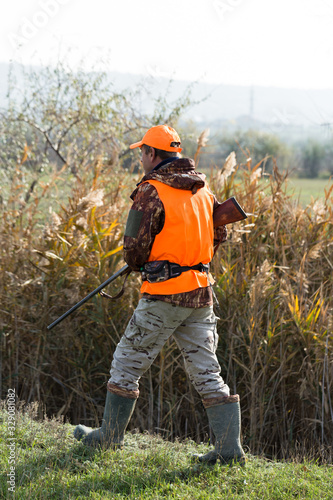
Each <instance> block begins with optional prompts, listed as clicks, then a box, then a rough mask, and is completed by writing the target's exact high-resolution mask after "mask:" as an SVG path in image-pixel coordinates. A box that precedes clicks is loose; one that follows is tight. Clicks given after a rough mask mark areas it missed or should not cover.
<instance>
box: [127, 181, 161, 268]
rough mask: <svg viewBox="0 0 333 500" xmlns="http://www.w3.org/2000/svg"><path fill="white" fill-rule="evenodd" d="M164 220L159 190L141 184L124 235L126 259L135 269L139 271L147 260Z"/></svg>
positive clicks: (146, 184) (149, 185)
mask: <svg viewBox="0 0 333 500" xmlns="http://www.w3.org/2000/svg"><path fill="white" fill-rule="evenodd" d="M164 220H165V212H164V206H163V203H162V202H161V200H160V198H159V196H158V193H157V190H156V189H155V188H154V186H152V185H151V184H148V183H143V184H141V185H140V186H139V188H138V189H137V191H136V193H135V199H134V203H133V205H132V207H131V209H130V211H129V214H128V219H127V223H126V229H125V235H124V259H125V261H126V263H127V264H128V265H129V267H130V268H132V269H133V270H134V271H139V270H140V267H142V266H143V264H144V263H145V262H147V260H148V258H149V255H150V252H151V248H152V246H153V242H154V239H155V236H156V235H157V234H158V233H160V232H161V231H162V229H163V225H164Z"/></svg>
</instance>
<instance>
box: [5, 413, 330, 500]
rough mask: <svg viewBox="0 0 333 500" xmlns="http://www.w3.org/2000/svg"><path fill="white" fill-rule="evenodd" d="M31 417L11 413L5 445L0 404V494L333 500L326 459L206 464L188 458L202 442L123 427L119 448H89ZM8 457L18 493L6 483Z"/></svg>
mask: <svg viewBox="0 0 333 500" xmlns="http://www.w3.org/2000/svg"><path fill="white" fill-rule="evenodd" d="M33 417H34V408H33V407H30V410H29V411H28V412H27V413H25V414H23V413H21V412H19V413H17V414H16V430H15V433H16V441H15V443H16V444H15V449H14V448H13V447H12V448H11V449H10V448H9V446H8V444H9V442H10V441H9V439H8V428H7V415H6V408H5V407H4V406H3V408H2V409H1V412H0V436H1V441H2V442H3V443H5V447H4V448H5V450H6V451H5V453H2V454H1V459H0V467H1V476H0V481H1V483H0V497H1V498H17V499H33V500H37V499H43V500H44V499H86V498H93V499H133V500H134V499H135V500H138V499H150V500H155V499H160V498H169V499H173V498H178V499H189V500H193V499H210V500H212V499H213V500H214V499H220V498H233V499H234V498H242V499H270V500H272V499H290V498H297V499H308V498H313V499H332V485H333V468H332V467H331V466H325V465H321V466H320V465H317V464H316V463H311V462H308V463H304V462H303V463H297V461H296V460H295V461H294V462H279V461H268V460H265V459H263V458H258V457H255V456H251V455H250V454H248V461H247V465H246V466H245V467H244V468H242V467H239V466H233V467H229V466H220V465H215V466H203V465H198V464H193V463H192V462H191V458H190V457H191V454H192V453H197V452H201V453H202V452H205V451H206V450H207V446H206V445H203V444H201V445H197V444H195V443H194V442H192V441H186V442H184V443H178V442H177V443H170V442H166V441H164V440H162V439H161V438H159V437H156V436H155V437H153V436H149V435H145V434H127V435H126V445H125V448H124V450H119V451H116V452H112V451H100V450H93V449H89V448H86V447H85V446H83V445H82V444H81V443H78V442H76V441H75V440H74V438H73V437H72V432H73V426H71V425H69V424H65V425H64V424H62V423H61V422H59V421H58V420H55V419H54V420H44V421H43V422H40V421H36V420H35V418H33ZM4 448H3V449H4ZM12 460H14V464H15V465H14V466H13V467H14V474H15V480H14V482H15V493H14V492H11V491H8V486H9V484H8V483H7V480H8V476H7V474H8V472H9V469H10V462H11V461H12ZM12 479H13V477H12Z"/></svg>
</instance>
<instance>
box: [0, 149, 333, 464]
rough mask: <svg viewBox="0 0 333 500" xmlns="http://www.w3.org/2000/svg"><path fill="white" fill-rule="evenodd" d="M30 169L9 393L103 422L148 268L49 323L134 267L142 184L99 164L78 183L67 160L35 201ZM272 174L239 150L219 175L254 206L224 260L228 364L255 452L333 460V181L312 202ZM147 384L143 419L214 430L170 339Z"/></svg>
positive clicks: (21, 202)
mask: <svg viewBox="0 0 333 500" xmlns="http://www.w3.org/2000/svg"><path fill="white" fill-rule="evenodd" d="M20 175H21V173H20V166H18V167H17V171H16V174H15V176H14V177H13V183H12V187H11V190H10V195H9V196H8V197H7V199H4V202H3V203H2V205H1V232H0V244H1V245H0V248H1V250H0V256H1V257H0V258H1V270H0V273H1V284H0V294H1V319H0V330H1V356H2V358H1V359H2V380H1V394H2V397H5V396H6V393H7V389H8V388H9V387H12V388H15V389H16V392H17V395H18V397H19V398H20V399H21V400H25V401H27V402H33V401H36V400H37V401H40V402H42V403H43V404H44V405H45V408H46V411H47V413H48V414H49V415H51V414H55V415H57V416H60V415H63V416H65V418H67V419H68V420H70V421H71V423H77V422H81V423H86V424H88V425H96V424H97V423H98V422H99V421H100V418H101V415H102V412H103V407H104V400H105V392H106V382H107V379H108V371H109V368H110V363H111V359H112V353H113V351H114V349H115V346H116V344H117V342H118V341H119V339H120V337H121V335H122V333H123V331H124V328H125V326H126V323H127V321H128V320H129V318H130V316H131V314H132V311H133V309H134V307H135V306H136V303H137V300H138V298H139V295H138V289H139V284H140V278H139V276H138V275H136V274H133V275H132V276H131V278H130V283H129V285H128V287H127V291H126V293H125V295H124V296H123V298H122V299H120V300H119V301H117V302H115V303H114V302H109V301H107V300H105V299H102V298H101V297H99V296H96V297H94V298H93V299H92V300H91V301H90V302H89V303H87V304H85V305H84V306H83V307H82V308H81V309H79V310H78V311H77V312H75V313H74V314H73V315H71V316H70V317H69V318H67V319H66V320H64V321H63V322H62V323H61V324H60V325H59V326H57V327H55V328H54V329H53V330H51V331H48V330H47V329H46V326H47V325H48V324H49V323H51V322H52V321H53V320H54V319H56V317H58V316H59V315H61V314H62V313H64V312H65V311H66V310H67V309H69V308H70V307H71V306H72V305H73V304H74V303H76V302H77V301H78V300H79V299H80V298H82V297H84V296H85V295H87V294H88V293H89V292H90V291H91V290H92V289H94V288H96V287H97V286H98V284H100V283H101V281H104V280H105V279H106V278H107V277H108V276H109V275H111V274H112V273H113V272H114V271H115V270H117V269H118V268H120V267H121V266H122V265H123V262H122V252H121V248H122V247H121V245H122V237H123V228H124V223H125V220H126V216H127V213H128V209H129V206H130V202H129V199H128V194H129V193H130V190H131V188H133V187H134V186H135V183H136V182H137V181H136V179H135V178H134V177H133V176H130V175H128V174H125V173H124V174H118V175H117V176H114V175H113V171H112V170H111V167H109V166H107V165H103V164H102V162H101V161H97V162H96V164H95V165H92V166H90V167H89V168H87V169H85V170H84V171H82V172H81V174H80V176H76V177H75V178H71V179H70V180H69V181H68V177H67V174H66V171H65V170H63V171H62V172H60V173H57V174H55V175H54V177H53V178H50V180H49V182H48V183H47V184H45V185H41V184H39V185H38V189H35V190H34V191H33V193H31V195H30V196H29V198H28V200H27V199H26V196H25V195H26V193H25V191H24V189H25V188H24V186H23V184H22V183H21V182H20ZM260 177H262V172H261V166H260V164H259V165H255V166H252V165H251V161H250V159H249V160H248V162H247V164H246V166H245V168H244V167H242V168H240V167H239V166H238V165H236V163H235V159H234V157H233V156H231V157H229V159H228V160H227V162H226V164H225V165H224V167H223V168H222V169H221V168H217V167H216V168H214V169H212V172H211V176H210V185H211V187H212V189H213V190H214V192H215V193H216V194H217V196H218V198H219V199H220V200H223V199H225V198H228V197H229V196H232V195H235V196H236V197H237V199H238V201H239V202H240V203H241V204H242V205H243V206H244V207H245V209H246V211H247V212H248V213H250V214H253V215H250V216H249V218H248V219H247V221H246V222H243V223H238V224H234V225H233V226H232V227H229V238H228V241H227V242H226V243H225V244H223V246H222V247H221V248H220V250H219V252H218V255H217V256H215V258H214V261H213V271H214V275H215V278H216V293H217V296H218V299H219V304H220V310H219V312H218V315H219V317H220V321H219V334H220V343H219V349H218V357H219V360H220V363H221V366H222V375H223V377H224V378H225V379H226V381H227V382H228V384H229V385H230V386H231V389H232V391H233V393H236V392H237V393H238V394H240V396H241V406H242V415H243V420H242V426H243V440H244V443H245V445H247V446H248V447H249V448H250V449H251V451H252V452H253V453H265V454H267V455H268V456H271V455H278V456H281V457H288V456H290V455H292V454H293V455H294V454H295V452H296V453H299V454H300V455H309V454H310V453H312V454H313V456H315V457H320V458H321V459H323V460H328V461H332V448H331V444H332V442H331V436H332V431H333V401H332V399H333V396H332V392H333V391H332V388H333V354H332V347H333V339H332V306H333V304H332V296H333V293H332V292H333V290H332V288H333V274H332V270H333V228H332V224H333V210H332V191H333V186H331V187H330V188H327V190H326V192H325V196H324V198H323V199H322V200H321V201H313V202H312V203H311V204H310V205H308V206H307V207H306V208H302V207H300V206H299V205H297V203H296V202H295V200H294V198H293V197H292V196H291V195H290V194H289V191H288V193H287V184H288V175H287V174H286V173H281V172H279V171H278V169H277V167H275V169H274V173H273V174H272V175H270V176H266V177H265V178H264V179H265V185H264V187H263V182H259V180H260ZM65 189H66V192H67V191H68V192H69V195H68V198H67V196H66V197H64V196H63V192H64V190H65ZM57 190H58V193H59V196H58V205H57V208H55V205H54V204H53V205H52V208H51V203H50V200H51V193H55V192H57ZM41 211H42V212H41ZM112 287H113V288H116V287H117V285H114V286H113V285H112ZM112 291H113V290H111V293H112ZM140 390H141V396H140V399H139V402H138V405H137V408H136V411H135V415H134V416H133V418H132V421H131V427H132V428H134V427H136V428H138V429H140V430H144V429H147V430H149V431H151V432H156V431H158V432H159V433H161V434H162V435H163V436H164V437H166V438H168V439H175V438H176V437H182V438H184V437H189V438H192V439H195V440H196V441H202V440H204V439H207V438H208V437H210V431H209V427H208V422H207V419H206V415H205V412H204V409H203V407H202V405H201V402H200V399H199V397H198V395H197V393H196V392H195V391H194V390H193V388H192V387H191V384H190V382H189V380H188V379H187V377H186V374H185V372H184V369H183V362H182V359H181V355H180V353H179V351H178V350H177V348H176V346H175V344H174V343H173V342H172V341H170V342H168V343H167V344H166V345H165V347H164V348H163V350H162V352H161V354H160V356H159V357H158V358H157V360H156V361H155V362H154V364H153V365H152V367H151V369H150V370H149V371H148V372H147V373H146V374H145V376H144V377H143V378H142V381H141V387H140Z"/></svg>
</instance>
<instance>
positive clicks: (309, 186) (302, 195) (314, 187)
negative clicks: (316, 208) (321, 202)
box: [289, 178, 333, 207]
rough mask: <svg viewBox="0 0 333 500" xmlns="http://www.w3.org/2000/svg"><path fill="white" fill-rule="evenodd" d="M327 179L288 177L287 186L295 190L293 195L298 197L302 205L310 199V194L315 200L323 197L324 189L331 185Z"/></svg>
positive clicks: (306, 203) (330, 181)
mask: <svg viewBox="0 0 333 500" xmlns="http://www.w3.org/2000/svg"><path fill="white" fill-rule="evenodd" d="M332 182H333V181H332V180H328V179H296V178H290V179H289V188H290V189H292V190H294V191H295V194H294V196H295V197H296V198H297V199H299V201H300V204H301V205H302V206H303V207H304V206H306V205H308V204H309V203H310V201H311V196H312V197H313V198H314V199H315V200H316V199H320V198H324V189H325V188H326V189H327V188H328V186H331V185H332Z"/></svg>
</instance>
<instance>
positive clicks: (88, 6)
mask: <svg viewBox="0 0 333 500" xmlns="http://www.w3.org/2000/svg"><path fill="white" fill-rule="evenodd" d="M0 9H1V15H0V37H1V43H0V61H1V62H6V61H7V62H8V61H9V60H11V59H13V60H15V61H19V62H22V63H24V64H28V65H30V64H40V63H42V64H50V63H51V64H52V63H54V61H56V60H57V59H59V58H64V57H67V59H68V61H69V62H70V64H72V65H77V64H78V61H82V60H84V67H85V69H87V70H89V69H91V68H92V67H95V68H96V67H103V69H108V70H116V71H120V72H131V73H141V74H144V75H145V74H147V75H152V74H153V75H154V74H155V75H157V76H167V77H173V78H175V79H186V80H198V79H199V80H200V81H207V82H212V83H219V84H221V83H222V84H223V83H225V84H240V85H262V86H277V87H296V88H297V87H298V88H307V89H309V88H318V89H319V88H331V89H333V65H332V61H333V36H332V33H333V0H168V1H166V2H164V1H163V2H162V1H159V0H139V1H137V0H119V1H118V0H11V1H9V2H2V5H1V7H0ZM102 61H103V62H102Z"/></svg>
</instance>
